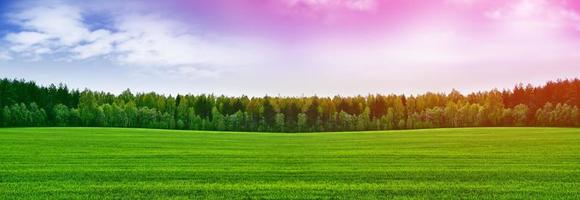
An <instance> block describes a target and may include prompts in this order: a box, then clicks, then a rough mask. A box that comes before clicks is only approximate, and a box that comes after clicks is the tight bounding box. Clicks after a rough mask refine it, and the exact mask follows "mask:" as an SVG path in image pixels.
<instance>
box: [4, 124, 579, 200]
mask: <svg viewBox="0 0 580 200" xmlns="http://www.w3.org/2000/svg"><path fill="white" fill-rule="evenodd" d="M579 188H580V129H564V128H561V129H560V128H474V129H433V130H413V131H383V132H352V133H307V134H280V133H278V134H274V133H227V132H194V131H169V130H146V129H114V128H6V129H0V196H1V197H2V198H3V199H62V198H67V199H119V198H148V199H150V198H152V199H170V198H174V199H180V198H183V199H185V198H212V199H280V198H282V199H329V198H330V199H386V198H388V199H390V198H397V199H417V198H419V199H424V198H437V199H440V198H454V199H580V189H579Z"/></svg>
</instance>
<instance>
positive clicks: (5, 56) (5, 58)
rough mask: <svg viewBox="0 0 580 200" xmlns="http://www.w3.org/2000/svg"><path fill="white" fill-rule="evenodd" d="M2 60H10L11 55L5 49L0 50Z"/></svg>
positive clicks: (0, 59)
mask: <svg viewBox="0 0 580 200" xmlns="http://www.w3.org/2000/svg"><path fill="white" fill-rule="evenodd" d="M4 60H12V56H10V55H9V54H8V53H7V52H5V51H0V61H4Z"/></svg>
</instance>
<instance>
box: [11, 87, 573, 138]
mask: <svg viewBox="0 0 580 200" xmlns="http://www.w3.org/2000/svg"><path fill="white" fill-rule="evenodd" d="M579 95H580V80H579V79H566V80H557V81H551V82H548V83H546V84H544V85H542V86H532V85H529V84H528V85H525V86H524V85H523V84H518V85H516V86H515V87H514V88H513V89H505V90H501V91H500V90H497V89H494V90H491V91H482V92H474V93H470V94H466V95H464V94H461V93H460V92H458V91H456V90H453V91H452V92H450V93H431V92H429V93H425V94H421V95H417V96H405V95H393V94H391V95H381V94H376V95H367V96H354V97H342V96H334V97H317V96H312V97H274V96H266V97H248V96H241V97H230V96H217V95H203V94H202V95H177V96H165V95H160V94H156V93H154V92H150V93H135V94H134V93H132V92H131V91H130V90H128V89H127V90H125V91H124V92H122V93H121V94H119V95H115V94H112V93H107V92H100V91H91V90H88V89H85V90H83V91H80V90H78V89H69V88H68V87H67V86H66V85H63V84H59V85H58V86H57V85H50V86H40V85H38V84H36V83H34V82H32V81H25V80H13V79H6V78H4V79H2V80H0V108H1V109H0V126H2V127H44V126H47V127H53V126H57V127H78V126H82V127H135V128H156V129H182V130H217V131H257V132H322V131H364V130H399V129H424V128H454V127H512V126H514V127H515V126H526V127H544V126H549V127H580V113H579V109H578V107H580V97H579Z"/></svg>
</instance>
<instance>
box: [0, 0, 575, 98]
mask: <svg viewBox="0 0 580 200" xmlns="http://www.w3.org/2000/svg"><path fill="white" fill-rule="evenodd" d="M0 8H3V9H4V10H3V13H6V14H5V15H4V16H3V18H2V19H1V22H0V29H2V31H0V34H2V35H0V38H2V40H1V41H0V44H2V46H0V73H1V74H3V76H7V77H18V78H27V79H32V80H36V81H38V82H40V83H52V82H56V83H58V82H64V83H69V84H70V85H71V86H72V87H80V88H84V87H89V88H92V89H99V90H105V91H111V92H120V91H122V90H123V89H125V88H127V87H129V88H135V89H136V90H138V91H157V92H161V93H171V94H175V93H215V94H227V95H241V94H247V95H253V96H262V95H265V94H269V95H278V94H280V95H284V96H286V95H289V96H299V95H303V94H304V95H314V94H317V95H337V94H339V95H358V94H363V95H364V94H368V93H406V94H416V93H421V92H425V91H435V92H448V91H450V90H451V89H452V88H455V89H459V90H460V91H464V92H469V91H476V90H487V89H491V88H496V87H497V88H500V89H501V88H511V87H512V86H513V85H514V84H516V83H519V82H523V83H533V84H541V83H543V82H545V81H548V80H554V79H558V78H574V77H578V76H579V75H580V53H579V52H580V1H574V0H433V1H424V0H236V1H231V0H207V1H206V0H170V1H155V2H153V1H146V2H145V3H144V2H140V1H122V2H120V1H105V2H104V3H103V2H99V3H79V2H76V1H66V0H63V1H40V2H38V1H9V2H6V3H4V5H2V6H1V7H0ZM45 25H46V26H45ZM73 33H75V34H73ZM79 77H82V78H79ZM103 79H107V80H108V81H107V83H103V82H102V80H103ZM112 83H114V84H112Z"/></svg>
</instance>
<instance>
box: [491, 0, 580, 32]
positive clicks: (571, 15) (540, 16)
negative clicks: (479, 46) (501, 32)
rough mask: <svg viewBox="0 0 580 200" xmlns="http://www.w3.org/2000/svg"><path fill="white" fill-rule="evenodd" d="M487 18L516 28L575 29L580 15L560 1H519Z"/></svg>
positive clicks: (492, 13)
mask: <svg viewBox="0 0 580 200" xmlns="http://www.w3.org/2000/svg"><path fill="white" fill-rule="evenodd" d="M486 16H487V17H488V18H490V19H493V20H498V21H503V22H505V23H506V24H507V26H511V27H514V28H523V29H526V28H532V29H533V28H540V29H545V28H563V27H566V28H570V27H571V28H575V27H576V26H578V25H579V24H580V15H579V14H578V13H576V12H575V11H574V10H570V9H568V8H566V7H565V4H562V3H561V2H559V1H547V0H517V1H513V2H512V3H508V4H507V5H506V6H504V7H500V8H496V9H493V10H490V11H488V12H487V13H486Z"/></svg>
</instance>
